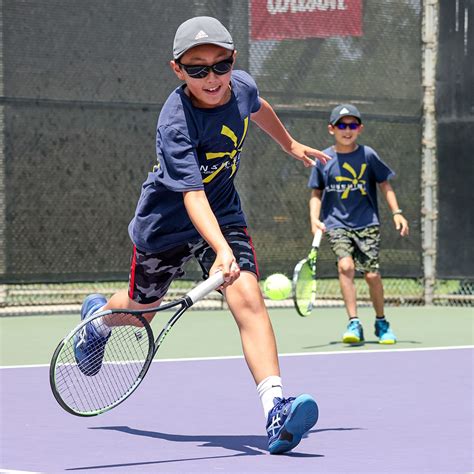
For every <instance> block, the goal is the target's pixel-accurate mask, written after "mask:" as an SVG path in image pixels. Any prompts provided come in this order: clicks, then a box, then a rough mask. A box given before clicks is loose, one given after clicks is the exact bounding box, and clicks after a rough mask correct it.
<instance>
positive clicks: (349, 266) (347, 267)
mask: <svg viewBox="0 0 474 474" xmlns="http://www.w3.org/2000/svg"><path fill="white" fill-rule="evenodd" d="M337 271H338V275H339V286H340V288H341V294H342V298H343V300H344V305H345V307H346V312H347V316H348V317H349V319H350V318H356V317H357V293H356V287H355V283H354V277H355V266H354V260H353V259H352V257H350V256H348V257H341V258H340V259H339V260H338V262H337Z"/></svg>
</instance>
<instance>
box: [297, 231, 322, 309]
mask: <svg viewBox="0 0 474 474" xmlns="http://www.w3.org/2000/svg"><path fill="white" fill-rule="evenodd" d="M322 236H323V232H322V231H321V230H319V229H318V230H317V231H316V233H315V234H314V238H313V243H312V245H311V251H310V252H309V255H308V256H307V257H306V258H304V259H303V260H300V261H299V262H298V263H297V264H296V266H295V270H294V272H293V282H292V283H293V302H294V303H295V308H296V311H297V312H298V314H299V315H300V316H309V315H310V314H311V311H313V308H314V306H315V304H316V260H317V258H318V250H319V244H320V243H321V238H322Z"/></svg>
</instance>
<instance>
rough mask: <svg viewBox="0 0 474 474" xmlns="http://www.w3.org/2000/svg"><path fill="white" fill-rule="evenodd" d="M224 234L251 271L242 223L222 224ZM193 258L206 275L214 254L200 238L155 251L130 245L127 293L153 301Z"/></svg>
mask: <svg viewBox="0 0 474 474" xmlns="http://www.w3.org/2000/svg"><path fill="white" fill-rule="evenodd" d="M221 230H222V233H223V234H224V237H225V238H226V240H227V242H228V243H229V246H230V248H231V249H232V251H233V252H234V256H235V258H236V260H237V263H238V264H239V267H240V269H241V270H246V271H250V272H252V273H255V274H256V275H257V277H258V276H259V274H258V266H257V259H256V256H255V249H254V247H253V244H252V239H251V237H250V235H249V234H248V233H247V229H245V228H243V227H224V228H222V229H221ZM193 257H194V258H196V259H197V261H198V263H199V265H200V267H201V269H202V271H203V278H207V277H208V275H209V270H210V269H211V267H212V265H213V263H214V260H215V258H216V254H215V252H214V250H212V248H211V247H209V244H208V243H207V242H205V241H204V240H203V239H198V240H196V241H194V242H189V243H185V244H180V245H178V246H176V247H173V248H171V249H169V250H165V251H163V252H158V253H150V252H143V251H141V250H139V249H137V248H136V247H134V248H133V255H132V261H131V266H130V277H129V290H128V295H129V297H130V298H131V299H132V300H134V301H136V302H137V303H141V304H149V303H154V302H155V301H157V300H159V299H160V298H162V297H163V296H164V295H165V294H166V292H167V291H168V288H169V286H170V284H171V282H172V281H173V280H174V279H175V278H179V277H181V276H183V275H184V273H185V272H184V269H183V267H184V265H185V264H186V263H187V262H188V261H189V260H191V258H193Z"/></svg>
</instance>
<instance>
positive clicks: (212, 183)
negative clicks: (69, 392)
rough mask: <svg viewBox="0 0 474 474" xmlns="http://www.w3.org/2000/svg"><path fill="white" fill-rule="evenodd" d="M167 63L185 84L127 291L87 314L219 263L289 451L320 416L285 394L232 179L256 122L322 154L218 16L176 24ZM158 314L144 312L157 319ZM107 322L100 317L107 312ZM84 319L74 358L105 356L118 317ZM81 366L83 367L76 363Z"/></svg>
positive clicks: (160, 139)
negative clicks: (286, 121) (244, 65)
mask: <svg viewBox="0 0 474 474" xmlns="http://www.w3.org/2000/svg"><path fill="white" fill-rule="evenodd" d="M173 57H174V59H173V61H171V63H170V65H171V68H172V70H173V72H174V73H175V74H176V76H177V77H178V78H179V79H180V80H181V81H183V82H184V84H183V85H182V86H181V87H178V88H177V89H176V90H174V91H173V92H172V93H171V94H170V96H169V97H168V99H167V101H166V103H165V104H164V106H163V108H162V110H161V113H160V116H159V119H158V126H157V134H156V153H157V164H156V166H155V168H154V170H153V172H151V173H149V175H148V178H147V180H146V181H145V183H144V184H143V187H142V192H141V196H140V199H139V201H138V205H137V208H136V212H135V216H134V218H133V220H132V222H131V223H130V226H129V233H130V237H131V239H132V241H133V244H134V247H133V256H132V264H131V271H130V281H129V290H128V293H127V292H120V293H117V294H115V295H114V296H112V298H111V299H110V300H109V301H106V299H105V298H104V297H103V296H101V295H90V296H89V297H88V298H86V300H85V302H84V304H83V307H82V312H81V317H82V318H86V317H88V316H90V315H91V314H94V313H95V312H97V311H99V310H106V309H109V308H129V309H147V308H151V307H153V306H156V305H157V304H159V303H160V302H161V300H162V299H163V297H164V296H165V294H166V292H167V290H168V287H169V285H170V284H171V282H172V281H173V280H174V279H175V278H176V277H178V276H181V275H183V273H184V271H183V266H184V265H185V264H186V262H187V261H189V260H190V259H191V258H193V257H194V258H196V259H197V260H198V262H199V264H200V266H201V268H202V269H203V272H204V274H205V275H209V274H213V273H214V272H216V271H218V270H220V271H222V272H223V275H224V278H225V283H224V285H223V287H222V291H223V293H224V296H225V298H226V301H227V303H228V305H229V308H230V310H231V312H232V314H233V316H234V318H235V320H236V323H237V326H238V328H239V331H240V336H241V340H242V347H243V352H244V355H245V359H246V361H247V364H248V367H249V369H250V371H251V373H252V375H253V377H254V380H255V382H256V385H257V392H258V394H259V396H260V399H261V401H262V405H263V409H264V413H265V417H266V422H267V433H268V437H269V451H270V452H271V453H282V452H285V451H289V450H290V449H293V448H294V447H295V446H296V445H297V444H298V443H299V442H300V440H301V438H302V436H303V435H304V433H306V432H307V431H308V430H309V429H310V428H311V427H312V426H314V424H315V423H316V421H317V418H318V408H317V404H316V402H315V401H314V399H313V398H312V397H311V396H309V395H306V394H305V395H300V396H299V397H297V398H296V399H295V398H283V394H282V382H281V378H280V370H279V364H278V355H277V349H276V343H275V337H274V333H273V329H272V325H271V322H270V318H269V316H268V313H267V310H266V307H265V304H264V300H263V297H262V294H261V291H260V287H259V284H258V278H259V273H258V265H257V260H256V256H255V250H254V247H253V244H252V239H251V238H250V235H249V234H248V232H247V223H246V219H245V215H244V213H243V211H242V207H241V202H240V198H239V195H238V193H237V191H236V189H235V186H234V178H235V175H236V173H237V171H238V169H239V165H240V159H241V151H242V146H243V143H244V140H245V137H246V136H247V133H248V129H249V126H250V121H252V122H254V123H256V124H257V125H258V126H259V127H260V128H262V129H263V130H264V131H265V132H266V133H267V134H269V135H270V136H271V137H272V138H273V139H274V140H275V141H276V142H277V143H279V144H280V146H281V147H282V148H283V150H284V151H285V152H287V153H288V154H289V155H291V156H292V157H293V158H295V159H297V160H300V161H301V162H302V163H303V164H304V165H305V166H314V160H313V159H312V157H315V158H317V159H319V160H321V161H322V162H326V160H327V159H329V157H327V156H326V155H325V154H324V153H322V152H320V151H318V150H315V149H313V148H310V147H307V146H305V145H303V144H301V143H299V142H297V141H296V140H294V139H293V138H292V137H291V136H290V134H289V133H288V131H287V130H286V129H285V127H284V126H283V124H282V123H281V122H280V120H279V119H278V117H277V116H276V114H275V112H274V111H273V109H272V108H271V106H270V105H269V104H268V102H266V101H265V100H264V99H262V98H260V97H259V94H258V89H257V86H256V84H255V82H254V80H253V79H252V77H251V76H250V75H249V74H247V73H246V72H244V71H234V70H233V64H234V61H235V57H236V52H235V49H234V43H233V40H232V37H231V35H230V34H229V32H228V31H227V29H226V28H225V27H224V26H223V25H222V24H221V23H220V22H219V21H218V20H216V19H215V18H211V17H195V18H192V19H190V20H188V21H186V22H184V23H183V24H182V25H181V26H180V27H179V28H178V30H177V32H176V35H175V39H174V45H173ZM153 316H154V315H153V314H147V318H148V319H149V320H151V318H152V317H153ZM101 319H103V318H101ZM107 323H108V325H107V324H105V325H104V321H98V322H97V324H92V323H89V324H88V325H86V329H87V337H86V338H83V339H81V340H78V341H77V345H76V349H75V354H76V359H77V360H78V362H80V361H81V360H84V359H85V358H86V357H89V356H90V353H91V351H92V349H91V348H93V347H94V346H97V345H99V347H101V348H102V349H101V353H100V355H99V357H97V358H96V364H95V367H96V370H97V372H98V371H99V370H100V366H101V363H102V354H103V351H104V348H105V345H106V342H107V339H108V337H109V335H110V331H111V327H110V326H112V325H113V322H110V321H107ZM79 366H80V365H79Z"/></svg>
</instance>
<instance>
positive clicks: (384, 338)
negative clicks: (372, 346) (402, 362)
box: [375, 319, 397, 344]
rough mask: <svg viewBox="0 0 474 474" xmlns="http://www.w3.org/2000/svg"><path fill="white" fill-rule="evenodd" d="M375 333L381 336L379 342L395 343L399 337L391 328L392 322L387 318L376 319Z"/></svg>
mask: <svg viewBox="0 0 474 474" xmlns="http://www.w3.org/2000/svg"><path fill="white" fill-rule="evenodd" d="M375 335H376V336H377V337H378V338H379V344H395V343H396V342H397V337H396V336H395V334H393V332H392V331H391V329H390V323H389V322H388V321H387V320H386V319H382V320H381V321H378V320H376V321H375Z"/></svg>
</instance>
